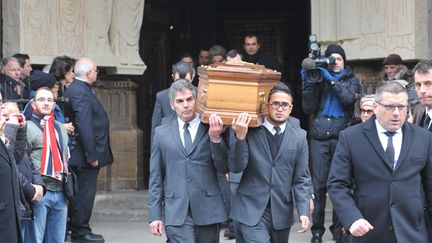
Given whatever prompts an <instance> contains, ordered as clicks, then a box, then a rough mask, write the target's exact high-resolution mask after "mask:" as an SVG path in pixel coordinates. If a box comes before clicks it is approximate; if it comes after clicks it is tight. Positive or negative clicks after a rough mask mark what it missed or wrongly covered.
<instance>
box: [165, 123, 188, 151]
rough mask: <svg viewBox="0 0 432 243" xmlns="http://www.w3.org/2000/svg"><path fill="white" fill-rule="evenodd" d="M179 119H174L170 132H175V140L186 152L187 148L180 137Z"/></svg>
mask: <svg viewBox="0 0 432 243" xmlns="http://www.w3.org/2000/svg"><path fill="white" fill-rule="evenodd" d="M178 126H179V125H178V121H177V119H172V122H171V125H170V126H169V134H173V139H174V142H175V143H176V144H177V146H178V147H179V148H180V150H181V151H182V152H183V153H184V154H187V153H186V150H185V148H184V146H183V143H182V141H181V138H180V133H179V129H178Z"/></svg>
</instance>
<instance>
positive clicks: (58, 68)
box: [49, 56, 75, 81]
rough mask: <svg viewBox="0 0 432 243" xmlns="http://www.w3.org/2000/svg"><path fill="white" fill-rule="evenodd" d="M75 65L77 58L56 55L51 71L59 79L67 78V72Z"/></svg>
mask: <svg viewBox="0 0 432 243" xmlns="http://www.w3.org/2000/svg"><path fill="white" fill-rule="evenodd" d="M74 65H75V59H74V58H72V57H68V56H58V57H55V58H54V60H53V62H52V64H51V67H50V70H49V73H50V74H52V75H53V76H54V78H55V79H56V80H57V81H60V80H62V79H64V78H65V75H66V73H68V72H69V71H70V70H73V67H74Z"/></svg>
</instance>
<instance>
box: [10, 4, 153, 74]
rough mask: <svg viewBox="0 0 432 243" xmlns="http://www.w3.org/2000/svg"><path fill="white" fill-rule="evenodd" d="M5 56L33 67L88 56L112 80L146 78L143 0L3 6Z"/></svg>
mask: <svg viewBox="0 0 432 243" xmlns="http://www.w3.org/2000/svg"><path fill="white" fill-rule="evenodd" d="M2 4H3V8H2V14H3V25H2V26H3V55H4V56H10V55H13V54H14V53H17V52H20V53H27V54H29V55H30V57H31V61H32V63H33V64H49V63H51V62H52V60H53V58H54V57H56V56H59V55H69V56H72V57H81V56H89V57H91V58H93V59H95V60H96V63H97V64H98V65H99V66H102V67H105V69H106V71H107V72H108V73H110V74H131V75H141V74H142V73H143V72H144V70H145V69H146V66H145V64H144V62H143V61H142V60H141V58H140V57H139V53H138V42H139V34H140V29H141V24H142V19H143V13H144V0H54V1H53V0H34V1H33V0H32V1H28V0H3V1H2Z"/></svg>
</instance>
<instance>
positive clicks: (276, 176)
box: [229, 122, 310, 242]
mask: <svg viewBox="0 0 432 243" xmlns="http://www.w3.org/2000/svg"><path fill="white" fill-rule="evenodd" d="M265 130H266V128H265V127H264V126H261V127H258V128H249V131H248V133H247V136H246V138H245V139H244V140H237V139H236V138H234V136H231V142H233V144H232V145H231V146H230V149H231V150H230V159H229V168H230V170H231V171H232V172H234V173H238V172H242V171H243V176H242V179H241V182H240V185H239V187H238V189H237V193H236V194H235V196H234V201H233V204H232V206H231V211H230V217H231V218H232V219H233V220H235V221H237V222H240V223H241V224H245V225H247V226H255V225H257V224H258V222H259V221H260V220H261V219H262V217H263V215H264V214H265V211H266V212H269V214H270V217H271V220H272V222H271V223H272V226H271V228H273V229H275V230H283V229H289V228H290V227H291V226H292V225H293V223H294V219H293V216H294V214H293V201H294V200H295V203H296V206H297V210H298V214H299V215H305V216H308V215H309V199H310V176H309V171H308V145H307V140H306V132H305V131H304V130H302V129H300V128H299V127H298V126H295V125H293V124H292V123H291V122H287V123H286V128H285V131H284V134H283V135H282V136H283V138H282V142H281V146H280V147H279V149H278V151H277V153H276V156H275V158H274V159H273V157H272V154H271V150H270V147H269V142H268V140H267V135H266V133H267V132H266V131H265ZM293 196H294V200H293ZM268 206H270V207H269V209H270V210H269V211H268V210H266V208H268ZM266 214H267V213H266ZM266 216H267V215H266ZM240 227H242V226H240ZM242 234H243V232H242ZM243 235H244V234H243ZM245 241H246V242H247V239H245Z"/></svg>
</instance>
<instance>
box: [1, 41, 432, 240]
mask: <svg viewBox="0 0 432 243" xmlns="http://www.w3.org/2000/svg"><path fill="white" fill-rule="evenodd" d="M324 56H325V57H326V58H329V60H331V62H330V63H329V64H328V65H322V64H321V63H320V64H316V63H315V60H314V59H313V57H308V58H306V60H305V61H303V65H302V71H301V78H302V104H301V106H302V110H303V112H304V113H305V114H307V115H309V116H310V117H311V119H310V121H311V124H310V129H309V131H308V132H306V131H305V130H303V129H302V128H301V126H300V120H298V119H296V118H295V117H293V116H291V112H292V109H293V106H294V105H295V104H294V103H293V94H292V93H291V90H290V88H289V83H288V85H287V83H284V82H278V83H277V84H276V85H275V86H274V87H273V88H272V89H271V90H270V91H269V93H268V95H267V97H266V100H265V107H266V109H267V114H266V116H265V117H264V119H263V121H262V125H261V126H259V127H250V126H249V123H250V121H251V114H248V113H240V114H239V115H238V116H237V117H235V118H234V119H233V120H232V123H230V124H224V123H223V121H222V119H221V117H220V116H219V115H217V114H211V116H210V117H209V122H208V124H206V123H203V122H202V121H201V118H200V115H199V113H197V110H196V107H197V97H196V85H197V84H198V80H197V75H196V69H195V68H196V64H195V63H194V58H193V56H192V55H190V54H187V53H185V54H184V55H182V56H181V57H180V60H179V61H178V62H176V63H174V64H173V66H172V78H173V82H172V84H171V86H170V88H168V89H165V90H162V91H160V92H158V93H157V95H156V100H155V106H154V111H153V116H152V127H151V146H152V148H151V157H150V176H149V199H148V207H149V226H150V230H151V232H152V234H154V235H158V236H161V235H163V234H165V235H166V237H167V242H171V243H175V242H178V243H183V242H199V243H205V242H209V243H210V242H212V243H214V242H219V240H220V239H219V232H220V229H221V226H222V225H224V224H226V225H227V229H226V230H225V232H224V235H225V236H226V237H228V238H235V239H236V242H240V243H242V242H246V243H252V242H257V243H262V242H272V243H276V242H281V243H282V242H284V243H285V242H288V240H289V236H290V231H291V226H292V225H293V224H294V223H295V222H296V221H298V222H300V225H301V227H300V230H299V232H300V233H304V232H307V231H308V230H309V229H310V230H311V233H312V237H311V242H313V243H319V242H322V240H323V239H322V237H323V234H324V232H325V231H326V228H325V225H324V222H325V208H326V203H327V196H329V198H330V200H331V202H332V204H333V213H332V225H331V226H330V231H331V233H332V236H333V240H334V241H336V242H432V223H431V213H432V207H431V205H432V193H431V192H432V155H431V153H432V133H431V131H432V127H431V118H432V60H422V61H420V62H418V63H417V64H416V65H415V67H414V68H413V69H412V70H410V69H409V68H408V67H407V66H405V65H404V64H403V61H402V58H401V57H400V55H398V54H390V55H389V56H387V57H386V58H385V59H384V61H383V75H382V79H381V80H382V81H381V86H380V87H379V88H377V89H376V90H375V91H374V93H373V94H368V95H362V94H361V90H362V88H361V86H362V84H361V82H360V81H359V80H358V79H357V78H356V77H355V75H354V73H353V71H352V70H351V69H350V67H349V66H348V65H347V56H346V53H345V50H344V49H343V47H342V46H340V45H336V44H330V45H329V46H328V47H327V48H326V50H325V53H324ZM243 63H254V64H260V65H264V66H265V67H267V68H270V69H273V70H278V71H281V72H282V71H283V68H282V66H281V65H280V63H279V61H278V60H277V58H276V57H274V56H271V55H268V54H265V53H263V52H261V50H260V43H259V40H258V37H257V36H256V35H253V34H251V35H247V36H245V38H244V49H243V50H241V51H239V50H230V51H228V52H227V51H226V49H225V48H224V47H222V46H220V45H214V46H212V47H211V48H209V49H208V50H207V49H202V50H200V52H199V55H198V63H197V65H211V64H214V65H220V64H226V65H238V64H243ZM311 64H312V65H311ZM0 68H1V75H0V95H1V96H0V98H1V106H0V140H1V141H0V182H1V184H0V185H1V187H2V194H1V195H0V207H1V210H2V212H1V213H0V218H1V219H2V227H0V236H1V237H2V241H5V242H46V243H57V242H64V241H65V239H66V238H67V235H68V234H70V239H71V241H72V242H104V238H103V236H102V235H99V234H95V233H93V232H92V230H91V228H90V225H89V220H90V217H91V214H92V208H93V203H94V199H95V195H96V184H97V177H98V174H99V170H100V168H101V167H104V166H106V165H109V164H111V163H112V162H113V155H112V151H111V148H110V141H109V139H110V138H109V120H108V116H107V113H106V111H105V110H104V108H103V106H102V105H101V103H100V102H99V100H98V99H97V97H96V95H95V93H94V91H93V90H92V88H91V85H92V84H93V83H94V82H95V81H96V80H97V75H98V72H99V70H98V68H97V65H96V63H95V61H94V60H93V59H91V58H87V57H83V58H80V59H77V60H76V59H74V58H71V57H68V56H58V57H56V58H55V59H54V60H53V62H52V64H51V65H49V66H47V68H46V69H45V72H44V71H40V70H32V66H31V62H30V57H29V56H28V55H26V54H21V53H19V54H16V55H14V56H12V57H6V58H3V59H2V62H1V67H0ZM316 74H319V75H316ZM359 97H361V99H359ZM357 113H358V114H357ZM309 156H310V157H309ZM71 184H72V187H70V185H71ZM71 188H72V189H71ZM295 209H296V211H297V213H294V210H295Z"/></svg>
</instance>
